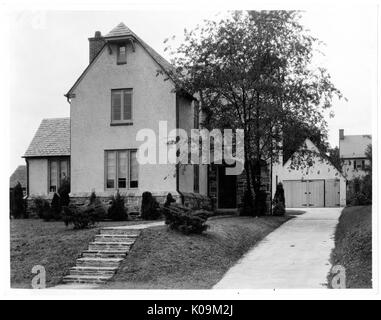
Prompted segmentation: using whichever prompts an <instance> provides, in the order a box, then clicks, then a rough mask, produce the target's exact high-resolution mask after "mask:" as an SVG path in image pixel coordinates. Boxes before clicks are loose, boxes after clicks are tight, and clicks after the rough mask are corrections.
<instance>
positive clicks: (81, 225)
mask: <svg viewBox="0 0 381 320" xmlns="http://www.w3.org/2000/svg"><path fill="white" fill-rule="evenodd" d="M62 220H63V222H64V223H65V225H66V226H67V227H68V226H69V225H71V224H72V225H73V226H74V229H75V230H79V229H86V228H90V227H93V226H94V225H95V224H96V222H97V221H98V217H97V214H96V212H95V208H94V206H93V205H88V206H86V205H85V206H80V207H76V206H75V205H69V206H68V207H63V216H62Z"/></svg>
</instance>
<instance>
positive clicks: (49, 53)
mask: <svg viewBox="0 0 381 320" xmlns="http://www.w3.org/2000/svg"><path fill="white" fill-rule="evenodd" d="M223 14H226V13H225V12H220V13H219V12H218V11H189V10H187V11H174V10H171V11H163V10H160V11H157V10H155V11H141V10H139V11H34V12H31V11H22V12H21V11H20V12H13V13H12V14H11V17H10V38H9V48H10V50H9V57H10V64H9V68H10V106H9V108H10V110H9V111H10V112H9V114H10V133H9V134H10V147H11V150H10V172H9V174H11V172H13V170H14V169H15V168H16V167H17V166H18V165H20V164H25V160H24V159H22V158H21V156H22V155H23V154H24V152H25V151H26V149H27V147H28V145H29V143H30V142H31V140H32V138H33V135H34V133H35V132H36V130H37V128H38V126H39V124H40V122H41V120H42V119H43V118H54V117H68V116H69V112H70V105H69V104H68V102H67V101H66V98H65V97H64V94H65V93H66V92H67V91H68V90H69V89H70V87H71V86H72V85H73V84H74V82H75V81H76V79H77V78H78V77H79V75H80V74H81V73H82V71H83V70H84V69H85V68H86V66H87V65H88V59H89V56H88V55H89V53H88V51H89V50H88V38H89V37H92V36H93V35H94V32H95V31H97V30H99V31H101V32H102V34H106V33H107V32H109V31H110V30H111V29H112V28H113V27H115V26H116V25H117V24H119V23H120V22H124V23H125V24H126V25H127V26H128V27H129V28H130V29H132V30H133V31H134V32H135V33H136V34H137V35H139V36H140V37H141V38H142V39H143V40H144V41H145V42H147V43H148V44H150V45H151V46H152V47H153V48H154V49H155V50H156V51H157V52H159V53H160V54H162V55H163V56H164V57H165V58H169V57H168V55H167V54H166V53H165V52H164V48H165V45H164V43H163V41H164V39H166V38H168V37H170V36H172V35H176V36H177V39H179V41H181V38H182V35H183V33H184V28H187V29H192V28H194V27H195V26H196V25H197V24H199V23H202V21H203V20H204V19H217V17H218V16H219V15H223ZM216 15H217V17H216ZM376 18H377V16H376V8H375V6H367V7H366V6H362V7H361V8H360V9H359V8H358V7H354V8H351V9H350V8H345V7H341V8H336V9H335V8H331V9H329V8H328V7H325V8H324V9H319V8H314V9H312V10H307V11H306V12H304V14H303V20H302V22H303V24H304V25H305V27H306V28H307V29H309V30H310V32H311V33H312V35H314V36H316V37H317V38H319V40H321V41H323V42H324V43H325V46H324V47H322V51H323V52H324V54H325V56H324V57H322V58H320V59H319V63H321V65H322V66H325V67H327V69H328V71H329V72H330V74H331V76H332V81H333V83H334V84H335V85H336V87H337V88H338V89H340V90H341V91H342V93H343V94H344V96H345V97H346V98H347V100H348V101H343V100H342V101H337V100H335V101H334V106H333V109H332V110H333V111H334V113H335V117H334V118H333V119H328V128H329V142H330V144H331V145H332V146H336V145H338V131H339V129H344V130H345V134H370V133H372V128H371V125H372V108H374V105H372V103H374V97H375V94H376V92H375V90H377V88H376V81H375V79H376V78H375V72H376V54H377V52H376V49H377V43H376V40H377V38H376V37H377V34H376V31H377V24H376V23H377V20H376Z"/></svg>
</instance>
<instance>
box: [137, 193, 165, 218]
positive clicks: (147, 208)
mask: <svg viewBox="0 0 381 320" xmlns="http://www.w3.org/2000/svg"><path fill="white" fill-rule="evenodd" d="M160 216H161V210H160V206H159V203H158V202H157V201H156V199H155V197H153V196H152V193H151V192H148V191H146V192H143V194H142V206H141V217H142V219H144V220H156V219H158V218H159V217H160Z"/></svg>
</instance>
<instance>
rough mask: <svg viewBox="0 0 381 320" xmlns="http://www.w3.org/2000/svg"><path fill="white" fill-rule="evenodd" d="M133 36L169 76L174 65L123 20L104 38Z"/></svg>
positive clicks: (78, 80)
mask: <svg viewBox="0 0 381 320" xmlns="http://www.w3.org/2000/svg"><path fill="white" fill-rule="evenodd" d="M131 37H132V38H134V39H135V41H137V42H138V43H139V44H140V45H141V46H142V47H143V49H145V50H146V52H147V53H148V54H149V55H150V56H151V58H152V59H153V60H154V61H155V62H156V63H157V64H158V65H159V67H160V68H161V69H162V70H163V71H164V72H165V73H166V74H167V75H168V76H169V77H170V74H171V73H172V72H174V71H175V67H174V66H173V65H172V64H170V63H169V62H168V61H167V60H166V59H164V58H163V57H162V56H161V55H160V54H159V53H157V52H156V51H155V50H154V49H153V48H152V47H151V46H149V45H148V44H147V43H146V42H145V41H143V40H142V39H141V38H140V37H138V36H137V35H136V34H135V33H134V32H133V31H131V29H129V28H128V27H127V26H126V25H125V24H124V23H123V22H121V23H119V24H118V25H117V26H116V27H115V28H114V29H112V30H111V31H110V32H109V33H108V34H107V35H106V36H105V37H104V38H105V40H106V44H105V46H106V45H107V41H109V42H110V41H113V40H118V39H123V38H131ZM103 49H104V48H102V50H100V51H99V52H98V55H97V56H99V54H100V53H101V52H102V51H103ZM97 56H96V57H95V58H94V59H93V60H92V62H91V63H90V64H89V65H88V66H87V68H86V69H85V70H84V72H83V73H82V74H81V76H80V77H79V78H78V79H77V81H76V82H75V83H74V85H73V86H72V87H71V89H70V90H69V91H68V93H67V94H65V96H66V97H69V96H70V94H71V93H72V91H73V90H74V89H75V88H76V86H77V85H78V83H79V82H80V81H81V80H82V78H83V77H84V76H85V74H86V72H87V70H88V69H89V68H90V67H91V66H92V65H93V64H94V63H95V61H96V60H97V59H96V58H97Z"/></svg>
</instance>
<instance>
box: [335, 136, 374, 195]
mask: <svg viewBox="0 0 381 320" xmlns="http://www.w3.org/2000/svg"><path fill="white" fill-rule="evenodd" d="M371 144H372V136H371V135H370V134H363V135H345V134H344V129H340V130H339V150H340V151H339V154H340V159H341V161H342V171H343V174H344V176H345V177H346V179H347V180H348V183H347V195H348V197H350V196H351V195H352V194H353V193H355V192H358V191H359V188H360V186H359V184H358V183H356V178H363V177H364V176H365V175H366V174H367V172H366V170H365V169H366V167H367V166H369V165H370V160H369V159H368V158H367V156H366V154H365V153H366V150H367V148H368V146H369V145H371Z"/></svg>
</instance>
